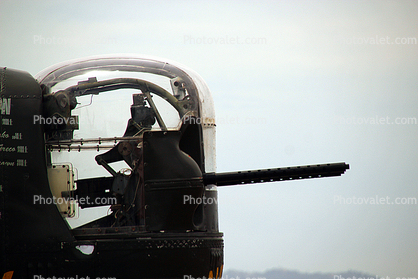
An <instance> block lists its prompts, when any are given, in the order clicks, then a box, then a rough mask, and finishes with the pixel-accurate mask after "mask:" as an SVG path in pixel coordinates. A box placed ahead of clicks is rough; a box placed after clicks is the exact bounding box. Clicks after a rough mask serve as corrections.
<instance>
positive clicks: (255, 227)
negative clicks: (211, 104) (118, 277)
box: [0, 0, 418, 278]
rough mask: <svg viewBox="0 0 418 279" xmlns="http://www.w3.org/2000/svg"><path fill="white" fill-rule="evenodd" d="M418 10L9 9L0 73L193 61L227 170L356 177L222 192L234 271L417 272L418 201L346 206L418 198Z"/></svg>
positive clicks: (216, 6)
mask: <svg viewBox="0 0 418 279" xmlns="http://www.w3.org/2000/svg"><path fill="white" fill-rule="evenodd" d="M417 14H418V2H416V1H280V2H276V1H261V2H256V1H240V2H238V1H231V2H223V1H211V2H202V1H180V2H173V1H170V2H169V1H15V0H13V1H11V0H2V1H0V63H1V66H7V67H10V68H16V69H20V70H25V71H28V72H30V73H31V74H32V75H35V74H36V73H37V72H39V71H41V70H42V69H43V68H46V67H48V66H50V65H53V64H55V63H58V62H61V61H64V60H68V59H73V58H80V57H85V56H90V55H98V54H111V53H136V54H145V55H153V56H159V57H164V58H167V59H170V60H174V61H178V62H180V63H182V64H184V65H187V66H188V67H190V68H192V69H194V70H195V71H196V72H198V73H199V74H200V75H201V76H202V77H203V78H204V79H205V80H206V82H207V84H208V86H209V88H210V89H211V91H212V94H213V98H214V100H215V106H216V107H215V108H216V113H217V122H218V125H217V163H218V171H219V172H222V171H233V170H241V169H256V168H271V167H280V166H291V165H303V164H313V163H327V162H340V161H345V162H347V163H349V164H350V166H351V169H350V170H349V171H348V172H347V173H346V174H345V175H343V176H342V177H337V178H325V179H317V180H306V181H291V182H282V183H270V184H259V185H251V186H239V187H229V188H220V189H219V199H220V204H219V214H220V227H221V231H223V232H224V233H225V264H226V269H232V268H233V269H243V270H247V271H263V270H266V269H269V268H276V267H281V268H287V269H297V270H300V271H303V272H305V271H306V272H316V271H322V272H336V273H338V272H340V271H345V270H349V269H353V270H359V271H364V272H368V273H371V274H376V275H380V276H390V278H396V277H403V276H410V277H418V265H417V264H416V263H417V260H418V240H417V233H418V223H417V221H418V220H417V213H418V204H410V205H395V204H385V205H370V204H367V205H365V204H362V205H358V204H357V205H354V204H343V203H344V202H345V203H349V202H350V201H351V202H363V203H365V202H366V200H367V202H369V203H370V201H371V200H372V199H376V196H377V197H378V198H381V197H383V198H385V199H386V197H389V201H390V202H395V199H396V198H398V197H399V198H408V197H409V198H415V199H417V198H418V183H417V180H418V172H417V167H418V148H417V146H416V142H417V139H418V110H417V105H418V78H417V76H418V42H417V40H418V29H417V26H418V18H417V16H416V15H417ZM376 118H377V119H378V120H379V123H380V124H376V123H375V122H376V121H375V119H376ZM381 118H383V119H384V120H380V119H381ZM408 121H409V123H407V122H408ZM394 122H399V123H400V124H396V123H394ZM392 123H394V124H392ZM354 196H355V197H356V198H353V197H354Z"/></svg>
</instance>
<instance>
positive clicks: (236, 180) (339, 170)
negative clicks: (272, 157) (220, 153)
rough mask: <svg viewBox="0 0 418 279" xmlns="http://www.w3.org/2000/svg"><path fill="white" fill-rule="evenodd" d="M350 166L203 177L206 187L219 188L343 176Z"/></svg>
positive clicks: (316, 166)
mask: <svg viewBox="0 0 418 279" xmlns="http://www.w3.org/2000/svg"><path fill="white" fill-rule="evenodd" d="M349 168H350V166H349V165H348V164H346V163H332V164H320V165H306V166H295V167H284V168H275V169H264V170H249V171H237V172H224V173H206V174H204V175H203V182H204V184H205V185H210V184H215V185H217V186H228V185H240V184H249V183H262V182H271V181H284V180H296V179H307V178H319V177H330V176H340V175H342V174H343V173H344V172H345V171H346V170H347V169H349Z"/></svg>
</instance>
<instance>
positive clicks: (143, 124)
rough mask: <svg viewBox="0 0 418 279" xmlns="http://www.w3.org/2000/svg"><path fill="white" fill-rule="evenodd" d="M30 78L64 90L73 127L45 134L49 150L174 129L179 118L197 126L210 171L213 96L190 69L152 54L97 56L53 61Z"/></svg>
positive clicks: (93, 145) (51, 88) (50, 90)
mask: <svg viewBox="0 0 418 279" xmlns="http://www.w3.org/2000/svg"><path fill="white" fill-rule="evenodd" d="M36 78H37V80H38V82H39V83H40V84H41V85H43V86H44V87H45V88H46V90H48V94H52V95H53V94H60V93H61V92H63V91H64V92H67V93H69V95H70V96H71V100H70V103H71V106H72V109H71V118H68V119H67V121H68V122H70V123H72V124H74V125H73V127H74V130H73V131H71V133H72V135H71V136H68V134H65V135H64V134H57V133H55V134H50V135H49V138H48V139H47V141H49V142H53V143H55V145H54V147H55V151H57V148H58V149H60V148H63V149H65V148H67V147H68V151H71V150H73V149H77V148H78V149H79V150H81V149H88V148H89V146H90V147H91V149H94V148H96V147H97V143H98V141H99V140H100V148H106V144H105V142H104V141H106V140H107V139H118V138H120V137H123V136H125V137H126V136H139V135H140V134H141V133H142V132H143V131H146V130H163V131H166V130H179V129H180V128H181V125H182V123H184V122H185V121H193V122H197V123H198V124H201V125H202V134H203V135H202V136H203V149H204V160H205V164H204V165H205V172H214V171H215V113H214V107H213V100H212V96H211V94H210V91H209V89H208V87H207V85H206V83H205V82H204V81H203V79H202V78H201V77H200V76H199V75H198V74H196V73H195V72H193V71H192V70H190V69H187V68H186V67H184V66H181V65H178V64H177V63H175V62H167V61H163V60H161V59H156V58H143V57H126V56H125V57H124V56H120V57H109V56H101V57H92V58H86V59H80V60H75V61H69V62H64V63H61V64H57V65H54V66H52V67H50V68H47V69H45V70H43V71H42V72H40V73H38V75H37V76H36ZM67 95H68V94H67ZM64 120H65V118H64ZM67 132H68V131H67ZM65 143H66V144H67V145H66V144H65ZM107 145H108V147H109V148H110V147H111V145H112V142H111V141H109V142H108V143H107ZM53 150H54V149H53ZM60 151H62V150H58V152H60ZM91 151H92V150H90V152H91ZM53 157H55V158H57V156H53ZM59 157H62V156H61V155H59ZM61 159H63V158H61ZM79 175H81V176H82V177H84V176H85V175H83V174H82V173H79ZM86 176H90V175H87V174H86Z"/></svg>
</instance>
